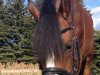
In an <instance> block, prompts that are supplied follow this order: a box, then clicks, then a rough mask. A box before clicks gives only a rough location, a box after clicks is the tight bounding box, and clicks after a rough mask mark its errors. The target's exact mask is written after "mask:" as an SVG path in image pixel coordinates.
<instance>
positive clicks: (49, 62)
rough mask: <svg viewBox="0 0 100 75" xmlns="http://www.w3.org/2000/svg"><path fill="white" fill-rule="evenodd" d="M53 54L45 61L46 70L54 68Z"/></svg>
mask: <svg viewBox="0 0 100 75" xmlns="http://www.w3.org/2000/svg"><path fill="white" fill-rule="evenodd" d="M54 67H55V63H54V53H52V56H49V57H48V58H47V60H46V68H54Z"/></svg>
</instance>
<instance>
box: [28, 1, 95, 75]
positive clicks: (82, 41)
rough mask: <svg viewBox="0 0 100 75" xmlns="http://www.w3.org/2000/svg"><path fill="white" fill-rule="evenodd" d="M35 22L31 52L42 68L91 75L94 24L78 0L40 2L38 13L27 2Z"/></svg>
mask: <svg viewBox="0 0 100 75" xmlns="http://www.w3.org/2000/svg"><path fill="white" fill-rule="evenodd" d="M28 1H29V3H28V9H29V11H30V13H31V14H32V15H33V16H34V19H35V21H36V22H37V29H36V32H35V37H34V50H35V51H36V53H37V54H38V57H39V64H40V68H41V69H45V68H48V67H55V68H61V69H65V70H67V71H68V72H69V73H72V72H73V71H74V72H75V73H76V74H75V75H90V74H91V70H90V69H91V68H90V66H91V61H92V57H93V49H94V48H93V22H92V18H91V15H90V14H89V12H88V11H87V10H86V9H85V8H83V7H82V5H81V4H80V3H79V1H78V0H43V2H42V5H41V9H40V10H39V9H38V7H36V6H35V4H34V3H33V2H32V1H31V0H28Z"/></svg>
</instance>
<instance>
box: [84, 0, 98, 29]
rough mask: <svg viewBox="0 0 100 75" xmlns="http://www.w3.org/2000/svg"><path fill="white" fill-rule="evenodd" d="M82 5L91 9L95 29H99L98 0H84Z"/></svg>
mask: <svg viewBox="0 0 100 75" xmlns="http://www.w3.org/2000/svg"><path fill="white" fill-rule="evenodd" d="M84 5H85V7H86V8H87V9H88V10H91V13H92V14H93V15H92V19H93V25H94V28H95V30H100V0H84Z"/></svg>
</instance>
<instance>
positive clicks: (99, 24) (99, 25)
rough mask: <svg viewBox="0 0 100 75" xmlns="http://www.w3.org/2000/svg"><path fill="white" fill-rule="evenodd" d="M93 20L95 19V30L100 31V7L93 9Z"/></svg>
mask: <svg viewBox="0 0 100 75" xmlns="http://www.w3.org/2000/svg"><path fill="white" fill-rule="evenodd" d="M91 13H92V14H93V15H92V18H93V24H94V28H95V29H96V30H100V7H95V8H92V9H91Z"/></svg>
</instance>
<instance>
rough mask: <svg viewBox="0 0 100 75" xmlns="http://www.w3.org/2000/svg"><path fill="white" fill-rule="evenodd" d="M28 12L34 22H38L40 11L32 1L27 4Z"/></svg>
mask: <svg viewBox="0 0 100 75" xmlns="http://www.w3.org/2000/svg"><path fill="white" fill-rule="evenodd" d="M28 10H29V12H30V13H31V14H32V16H33V17H34V19H35V21H36V22H38V21H39V18H40V11H39V9H38V8H37V7H36V6H35V4H34V3H33V2H32V1H29V3H28Z"/></svg>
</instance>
